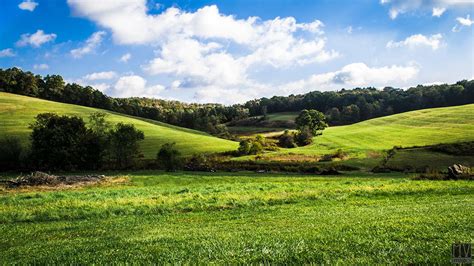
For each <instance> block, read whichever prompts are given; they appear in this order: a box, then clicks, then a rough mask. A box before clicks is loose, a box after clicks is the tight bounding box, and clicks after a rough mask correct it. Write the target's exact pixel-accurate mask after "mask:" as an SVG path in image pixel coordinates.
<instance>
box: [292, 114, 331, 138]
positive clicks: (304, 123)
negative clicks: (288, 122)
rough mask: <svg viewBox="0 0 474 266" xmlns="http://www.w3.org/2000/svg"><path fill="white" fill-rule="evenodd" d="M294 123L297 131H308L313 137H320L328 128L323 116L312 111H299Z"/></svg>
mask: <svg viewBox="0 0 474 266" xmlns="http://www.w3.org/2000/svg"><path fill="white" fill-rule="evenodd" d="M295 122H296V127H297V129H298V130H299V131H302V130H303V129H305V130H309V131H310V132H311V134H312V135H313V136H318V135H321V134H322V133H321V131H323V130H324V129H325V128H326V127H327V126H328V124H327V123H326V117H325V116H324V114H323V113H321V112H319V111H317V110H313V109H311V110H306V109H305V110H303V111H301V112H300V114H299V115H298V117H297V118H296V119H295Z"/></svg>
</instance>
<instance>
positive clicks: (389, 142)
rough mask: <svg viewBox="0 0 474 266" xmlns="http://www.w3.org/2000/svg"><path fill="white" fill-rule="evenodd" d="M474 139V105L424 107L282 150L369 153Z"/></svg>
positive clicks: (341, 128) (335, 129) (332, 131)
mask: <svg viewBox="0 0 474 266" xmlns="http://www.w3.org/2000/svg"><path fill="white" fill-rule="evenodd" d="M472 140H474V104H468V105H462V106H454V107H443V108H432V109H423V110H418V111H412V112H406V113H401V114H396V115H391V116H386V117H380V118H375V119H371V120H367V121H363V122H360V123H356V124H352V125H347V126H338V127H329V128H327V129H326V130H325V131H324V132H323V135H322V136H318V137H316V138H315V139H314V143H313V144H312V145H309V146H306V147H300V148H295V149H291V150H288V149H286V150H282V152H289V151H291V152H293V153H300V154H310V155H312V154H314V155H320V154H327V153H330V152H332V151H335V150H337V149H343V150H344V151H346V152H350V153H357V154H366V153H367V152H370V151H383V150H388V149H391V148H392V147H394V146H403V147H412V146H425V145H433V144H438V143H454V142H462V141H472Z"/></svg>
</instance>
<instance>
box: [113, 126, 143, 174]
mask: <svg viewBox="0 0 474 266" xmlns="http://www.w3.org/2000/svg"><path fill="white" fill-rule="evenodd" d="M109 134H110V139H109V141H110V148H109V151H110V156H111V157H112V159H113V160H114V161H115V163H116V165H117V167H119V168H127V167H131V166H133V164H134V162H135V159H136V158H138V157H140V156H141V153H140V145H139V141H141V140H144V139H145V135H144V133H143V131H141V130H138V129H136V128H135V126H134V125H132V124H123V123H118V124H116V125H115V127H114V128H113V129H112V130H111V131H110V133H109Z"/></svg>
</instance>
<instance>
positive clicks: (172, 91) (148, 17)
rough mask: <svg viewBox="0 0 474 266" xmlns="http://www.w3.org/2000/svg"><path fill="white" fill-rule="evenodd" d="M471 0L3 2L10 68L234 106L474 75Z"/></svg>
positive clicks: (1, 25)
mask: <svg viewBox="0 0 474 266" xmlns="http://www.w3.org/2000/svg"><path fill="white" fill-rule="evenodd" d="M473 2H474V1H473V0H357V1H355V0H352V1H349V0H341V1H338V0H323V1H317V0H299V1H297V0H235V1H225V0H224V1H191V0H183V1H159V0H149V1H146V0H109V1H107V0H102V1H96V0H0V37H1V38H0V67H1V68H8V67H13V66H17V67H20V68H22V69H23V70H29V71H32V72H34V73H38V74H41V75H46V74H60V75H62V76H63V77H64V78H65V79H66V80H67V81H68V82H76V83H79V84H82V85H91V86H94V87H95V88H97V89H100V90H101V91H103V92H105V93H106V94H108V95H111V96H116V97H129V96H146V97H155V98H164V99H176V100H182V101H188V102H219V103H225V104H232V103H237V102H243V101H245V100H249V99H253V98H258V97H263V96H267V97H268V96H273V95H288V94H297V93H304V92H307V91H312V90H321V91H325V90H338V89H341V88H353V87H359V86H374V87H379V88H382V87H384V86H396V87H401V88H406V87H409V86H415V85H417V84H433V83H445V82H446V83H450V82H455V81H458V80H461V79H472V78H473V77H474V51H473V38H474V37H473V36H474V34H473V33H474V32H473V29H474V25H473V23H474V21H473V20H474V18H472V17H471V16H474V12H473V10H474V3H473Z"/></svg>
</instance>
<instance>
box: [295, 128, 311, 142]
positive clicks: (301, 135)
mask: <svg viewBox="0 0 474 266" xmlns="http://www.w3.org/2000/svg"><path fill="white" fill-rule="evenodd" d="M313 137H314V136H313V133H312V132H311V130H310V129H309V128H307V127H304V128H302V129H301V130H300V131H299V132H298V133H297V134H296V136H295V140H296V143H297V144H298V146H306V145H309V144H311V143H313Z"/></svg>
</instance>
